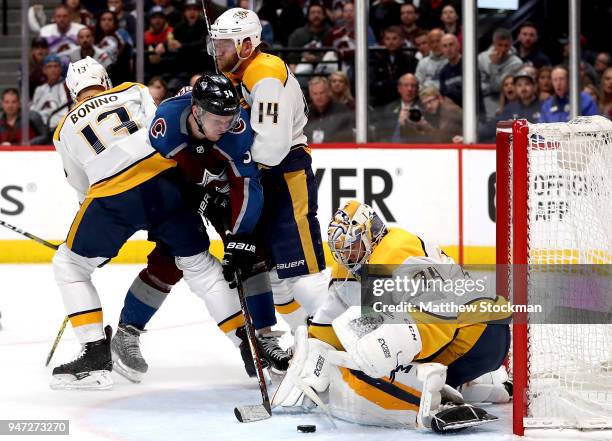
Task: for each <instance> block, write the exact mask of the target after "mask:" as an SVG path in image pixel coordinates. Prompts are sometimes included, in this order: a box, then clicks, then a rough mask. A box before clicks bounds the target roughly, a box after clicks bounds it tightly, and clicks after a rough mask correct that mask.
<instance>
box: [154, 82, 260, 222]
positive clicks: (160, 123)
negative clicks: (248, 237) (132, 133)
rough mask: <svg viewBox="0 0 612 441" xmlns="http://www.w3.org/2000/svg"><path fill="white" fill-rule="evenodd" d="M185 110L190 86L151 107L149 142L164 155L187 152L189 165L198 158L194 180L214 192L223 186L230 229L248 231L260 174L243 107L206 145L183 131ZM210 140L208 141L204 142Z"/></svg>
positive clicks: (256, 213) (256, 204)
mask: <svg viewBox="0 0 612 441" xmlns="http://www.w3.org/2000/svg"><path fill="white" fill-rule="evenodd" d="M190 112H191V92H190V91H188V92H186V93H184V94H182V95H177V96H175V97H172V98H169V99H167V100H165V101H163V102H162V103H161V104H160V105H159V107H158V108H157V112H156V113H155V117H154V118H153V121H152V123H151V126H150V127H149V139H150V141H151V145H152V146H153V148H154V149H156V150H157V151H158V152H159V153H161V154H162V155H163V156H164V157H166V158H175V159H177V162H178V163H179V166H181V161H179V160H178V158H179V157H181V156H184V155H185V153H187V154H189V159H188V161H187V162H188V163H189V167H192V166H193V164H198V167H199V171H198V174H197V178H193V179H195V180H196V181H197V182H196V183H197V184H199V185H202V186H204V187H206V188H209V189H213V190H215V191H219V192H229V196H230V200H231V211H232V216H231V221H230V232H231V233H232V234H246V233H251V232H252V231H253V229H254V228H255V225H256V224H257V221H258V220H259V216H260V214H261V208H262V206H263V190H262V187H261V175H260V172H259V169H258V167H257V163H256V162H255V161H253V159H252V158H251V152H250V148H251V145H252V144H253V137H254V134H253V130H252V129H251V125H250V122H249V115H248V113H247V112H246V111H245V110H244V109H243V110H241V114H240V119H239V121H238V123H237V125H236V126H234V128H232V129H231V130H230V131H228V132H227V133H226V134H224V135H223V136H222V137H221V139H220V140H219V141H217V142H216V143H215V144H212V145H208V146H206V145H203V142H202V141H200V140H196V139H193V138H191V137H190V136H189V131H188V128H187V118H188V117H189V114H190ZM209 144H210V143H209Z"/></svg>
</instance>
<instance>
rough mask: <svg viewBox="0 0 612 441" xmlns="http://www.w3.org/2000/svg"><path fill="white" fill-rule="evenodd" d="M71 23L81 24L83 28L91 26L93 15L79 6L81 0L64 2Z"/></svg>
mask: <svg viewBox="0 0 612 441" xmlns="http://www.w3.org/2000/svg"><path fill="white" fill-rule="evenodd" d="M62 3H63V4H65V5H66V7H67V8H68V11H69V15H70V21H71V22H72V23H78V24H82V25H83V26H88V27H91V26H93V21H94V20H93V15H92V14H91V12H89V11H88V10H87V9H85V8H83V7H82V6H81V0H64V1H63V2H62Z"/></svg>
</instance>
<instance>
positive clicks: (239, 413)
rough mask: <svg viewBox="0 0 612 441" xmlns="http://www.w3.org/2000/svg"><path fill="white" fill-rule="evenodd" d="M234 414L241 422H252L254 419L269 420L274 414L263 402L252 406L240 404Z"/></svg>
mask: <svg viewBox="0 0 612 441" xmlns="http://www.w3.org/2000/svg"><path fill="white" fill-rule="evenodd" d="M234 415H236V418H237V419H238V421H240V422H241V423H252V422H254V421H261V420H267V419H268V418H270V417H271V416H272V414H271V413H270V412H269V411H268V409H266V408H265V407H264V405H263V404H255V405H252V406H238V407H236V408H235V409H234Z"/></svg>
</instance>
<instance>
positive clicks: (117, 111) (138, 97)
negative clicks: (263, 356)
mask: <svg viewBox="0 0 612 441" xmlns="http://www.w3.org/2000/svg"><path fill="white" fill-rule="evenodd" d="M66 84H67V86H68V88H69V90H70V93H71V95H72V97H73V99H74V100H75V102H76V106H75V107H74V108H73V109H72V110H71V111H70V112H69V113H68V115H66V117H65V118H64V119H63V121H62V122H61V123H60V125H59V126H58V128H57V130H56V131H55V134H54V136H53V142H54V144H55V148H56V150H57V151H58V153H59V154H60V155H61V158H62V162H63V165H64V171H65V173H66V177H67V179H68V182H69V183H70V184H71V186H72V187H73V188H74V189H75V190H76V191H77V193H78V195H79V201H80V202H81V207H80V209H79V211H78V213H77V214H76V216H75V218H74V221H73V223H72V225H71V227H70V231H69V233H68V237H67V239H66V242H65V243H63V244H62V245H61V246H60V247H59V249H58V251H57V253H56V254H55V256H54V258H53V269H54V272H55V279H56V281H57V283H58V286H59V289H60V292H61V294H62V297H63V300H64V305H65V307H66V313H67V315H68V317H69V318H70V322H71V324H72V327H73V329H74V332H75V334H76V337H77V339H78V341H79V343H81V344H82V346H83V349H82V352H81V354H80V355H79V356H78V358H76V359H75V360H74V361H72V362H69V363H66V364H63V365H61V366H58V367H56V368H55V369H53V380H52V383H51V387H52V388H54V389H106V388H109V387H111V386H112V379H111V377H110V371H111V370H112V360H111V351H110V334H111V329H110V326H107V327H106V328H104V329H103V316H102V306H101V303H100V298H99V296H98V293H97V292H96V289H95V287H94V285H93V284H92V281H91V274H92V273H93V271H94V270H95V269H96V268H97V267H100V266H102V265H104V264H105V263H106V262H108V261H109V260H110V259H111V258H113V257H114V256H116V255H117V253H118V252H119V249H120V248H121V246H122V245H123V244H124V243H125V242H126V241H127V239H128V238H129V237H130V236H131V235H132V234H133V233H135V232H136V231H138V230H147V231H148V232H149V236H150V237H151V238H152V239H154V240H156V241H158V242H160V243H163V244H164V246H166V247H167V249H168V250H169V252H170V255H171V256H174V257H175V259H176V264H177V267H178V268H179V269H180V270H182V271H183V277H184V279H185V281H186V282H187V284H188V285H189V287H190V289H191V290H192V291H193V292H195V293H196V294H197V295H198V296H200V297H201V298H203V299H204V301H205V302H206V303H207V306H208V307H209V311H210V312H211V315H213V318H214V319H217V318H219V317H214V316H215V315H218V316H221V315H222V316H224V317H228V316H232V315H238V314H239V312H240V305H239V302H238V297H237V294H236V292H235V290H231V289H230V288H229V286H228V285H227V283H226V282H225V279H224V278H223V274H222V269H221V265H220V263H219V261H218V260H216V259H215V258H214V257H212V256H211V255H210V254H209V253H208V246H209V240H208V237H207V236H206V233H205V231H204V229H203V227H202V223H201V219H200V217H199V215H198V214H197V213H196V212H195V211H194V210H192V209H191V207H190V206H188V205H187V203H185V201H184V200H183V198H182V196H181V194H182V186H183V180H182V177H181V174H180V173H179V172H178V171H177V170H176V162H175V161H173V160H170V159H166V158H164V157H162V156H161V155H160V154H159V153H158V152H157V151H156V150H155V149H153V148H152V146H151V144H150V143H149V139H148V129H149V124H150V122H151V119H152V118H153V115H154V114H155V110H156V107H155V104H154V102H153V98H152V97H151V95H150V93H149V91H148V89H147V88H146V87H145V86H143V85H142V84H137V83H123V84H121V85H119V86H117V87H114V88H111V84H110V80H109V78H108V75H107V73H106V71H105V69H104V68H103V67H102V66H101V65H100V64H99V63H98V62H96V61H95V60H93V59H91V58H89V57H87V58H86V59H84V60H80V61H77V62H75V63H72V64H71V65H70V66H69V70H68V76H67V78H66ZM236 108H237V111H239V110H240V108H239V106H238V105H236ZM227 118H228V120H231V119H233V118H234V116H228V117H227ZM212 305H214V307H213V306H212ZM219 321H220V320H219ZM232 334H234V332H233V331H232V332H230V333H229V334H228V336H229V337H230V338H232V340H233V341H234V343H235V344H236V345H238V344H239V343H240V339H239V338H238V337H236V336H235V334H234V335H232Z"/></svg>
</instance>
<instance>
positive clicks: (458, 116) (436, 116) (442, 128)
mask: <svg viewBox="0 0 612 441" xmlns="http://www.w3.org/2000/svg"><path fill="white" fill-rule="evenodd" d="M419 99H420V101H421V108H422V109H423V116H422V117H421V119H420V120H419V121H417V122H416V126H417V127H418V130H419V132H420V133H421V134H422V135H423V136H424V137H426V138H427V140H428V141H429V142H452V140H453V138H454V137H455V136H457V135H461V133H462V130H463V112H462V110H461V108H460V107H459V106H457V105H456V104H455V103H453V102H452V101H451V100H450V99H449V98H444V97H442V96H441V95H440V92H439V91H438V89H436V88H435V87H426V88H424V89H423V90H422V91H421V93H419Z"/></svg>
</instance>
